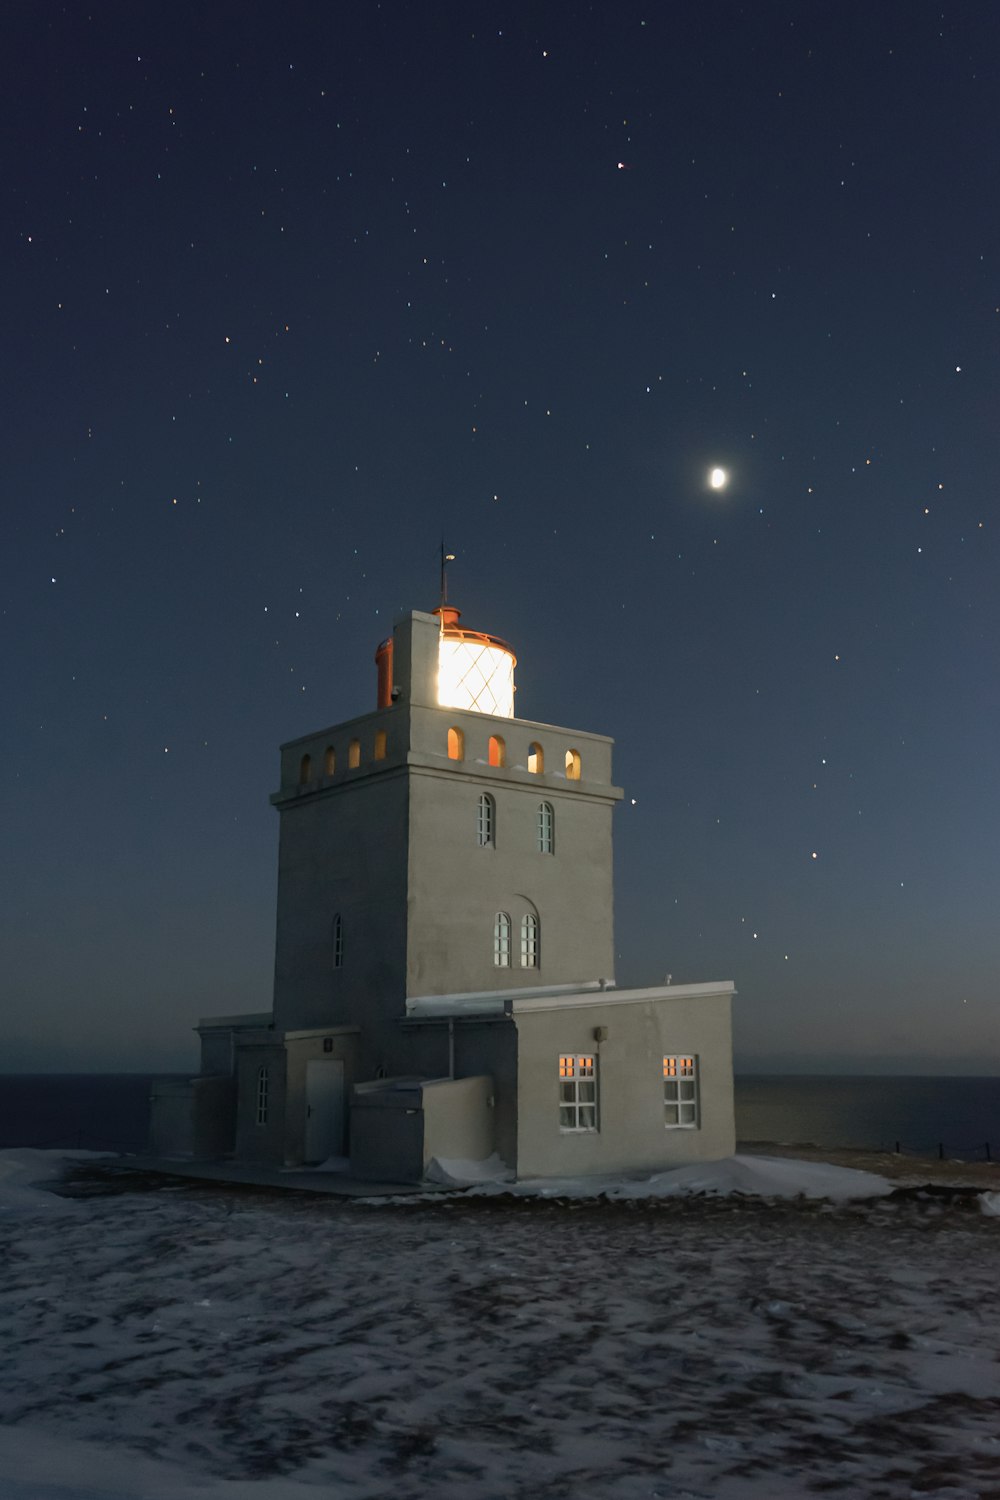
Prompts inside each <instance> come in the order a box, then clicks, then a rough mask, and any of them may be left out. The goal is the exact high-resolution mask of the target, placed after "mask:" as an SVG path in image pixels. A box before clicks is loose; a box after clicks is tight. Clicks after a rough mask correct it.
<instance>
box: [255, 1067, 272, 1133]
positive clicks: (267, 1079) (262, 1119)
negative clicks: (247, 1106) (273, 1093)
mask: <svg viewBox="0 0 1000 1500" xmlns="http://www.w3.org/2000/svg"><path fill="white" fill-rule="evenodd" d="M270 1087H271V1075H270V1074H269V1072H268V1070H267V1068H266V1067H261V1068H258V1069H257V1124H258V1125H266V1124H267V1104H268V1094H269V1092H270Z"/></svg>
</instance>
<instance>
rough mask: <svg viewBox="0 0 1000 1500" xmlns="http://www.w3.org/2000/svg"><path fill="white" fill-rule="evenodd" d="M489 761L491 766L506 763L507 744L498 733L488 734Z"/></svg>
mask: <svg viewBox="0 0 1000 1500" xmlns="http://www.w3.org/2000/svg"><path fill="white" fill-rule="evenodd" d="M489 762H490V765H491V766H505V765H506V764H507V746H506V745H505V744H504V741H503V738H502V737H501V736H500V735H499V734H491V735H490V748H489Z"/></svg>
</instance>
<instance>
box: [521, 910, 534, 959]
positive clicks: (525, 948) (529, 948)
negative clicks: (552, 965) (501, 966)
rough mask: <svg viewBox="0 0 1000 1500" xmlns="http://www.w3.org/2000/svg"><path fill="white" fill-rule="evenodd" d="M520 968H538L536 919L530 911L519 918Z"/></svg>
mask: <svg viewBox="0 0 1000 1500" xmlns="http://www.w3.org/2000/svg"><path fill="white" fill-rule="evenodd" d="M521 968H522V969H537V968H538V918H537V917H536V916H535V914H534V912H531V911H529V912H526V913H525V915H524V916H523V917H522V918H521Z"/></svg>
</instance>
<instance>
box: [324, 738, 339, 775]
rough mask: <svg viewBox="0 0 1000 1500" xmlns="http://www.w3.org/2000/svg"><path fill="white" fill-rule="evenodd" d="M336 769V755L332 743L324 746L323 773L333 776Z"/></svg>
mask: <svg viewBox="0 0 1000 1500" xmlns="http://www.w3.org/2000/svg"><path fill="white" fill-rule="evenodd" d="M336 770H337V755H336V752H335V750H334V748H333V746H332V745H327V747H326V759H325V761H324V774H325V775H326V776H333V775H334V774H335V772H336Z"/></svg>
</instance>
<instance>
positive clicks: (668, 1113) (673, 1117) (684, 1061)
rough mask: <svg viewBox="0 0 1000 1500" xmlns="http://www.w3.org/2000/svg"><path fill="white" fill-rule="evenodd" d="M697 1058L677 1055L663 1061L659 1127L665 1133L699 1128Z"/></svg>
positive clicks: (699, 1098)
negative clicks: (662, 1126) (662, 1128)
mask: <svg viewBox="0 0 1000 1500" xmlns="http://www.w3.org/2000/svg"><path fill="white" fill-rule="evenodd" d="M698 1071H699V1070H698V1058H697V1057H696V1056H693V1055H691V1054H689V1055H688V1056H686V1057H682V1056H681V1055H680V1054H679V1053H678V1054H676V1055H671V1056H664V1059H663V1125H664V1129H666V1130H697V1129H698V1128H699V1127H700V1125H701V1089H700V1087H699V1078H698Z"/></svg>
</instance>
